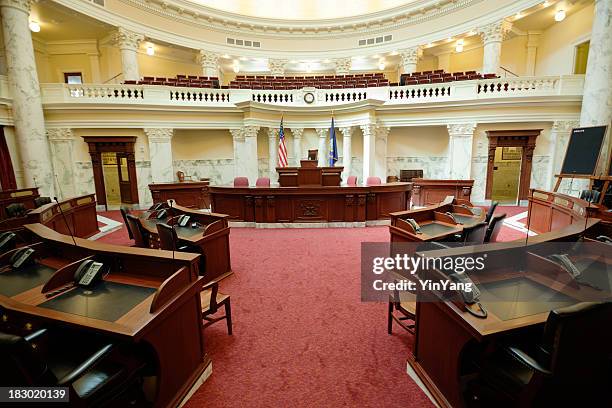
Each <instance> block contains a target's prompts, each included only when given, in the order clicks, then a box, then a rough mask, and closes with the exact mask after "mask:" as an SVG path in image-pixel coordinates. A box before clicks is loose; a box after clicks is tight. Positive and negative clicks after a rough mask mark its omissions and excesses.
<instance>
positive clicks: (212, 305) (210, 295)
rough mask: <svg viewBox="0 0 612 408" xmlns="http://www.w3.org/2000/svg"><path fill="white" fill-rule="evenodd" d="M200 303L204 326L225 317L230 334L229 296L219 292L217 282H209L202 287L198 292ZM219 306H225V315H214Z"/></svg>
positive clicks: (230, 308)
mask: <svg viewBox="0 0 612 408" xmlns="http://www.w3.org/2000/svg"><path fill="white" fill-rule="evenodd" d="M200 303H201V304H202V319H204V320H205V323H204V328H206V327H208V326H210V325H211V324H213V323H216V322H218V321H220V320H223V319H225V320H226V323H227V334H229V335H230V336H231V335H232V306H231V302H230V296H229V295H225V294H223V293H221V292H219V283H217V282H209V283H207V284H206V285H204V286H203V287H202V291H201V292H200ZM220 306H224V307H225V315H223V316H218V317H214V316H212V315H214V314H215V313H217V311H218V310H219V307H220Z"/></svg>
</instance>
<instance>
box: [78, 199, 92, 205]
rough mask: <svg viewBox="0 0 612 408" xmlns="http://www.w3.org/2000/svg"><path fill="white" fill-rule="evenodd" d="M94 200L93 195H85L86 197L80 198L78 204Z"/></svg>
mask: <svg viewBox="0 0 612 408" xmlns="http://www.w3.org/2000/svg"><path fill="white" fill-rule="evenodd" d="M92 201H93V200H92V197H85V198H79V199H78V200H77V202H76V203H77V205H83V204H89V203H91V202H92Z"/></svg>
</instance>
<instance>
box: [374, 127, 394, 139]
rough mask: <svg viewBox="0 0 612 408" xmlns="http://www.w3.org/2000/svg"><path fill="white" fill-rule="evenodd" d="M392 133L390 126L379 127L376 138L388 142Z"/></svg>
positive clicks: (376, 128)
mask: <svg viewBox="0 0 612 408" xmlns="http://www.w3.org/2000/svg"><path fill="white" fill-rule="evenodd" d="M390 131H391V128H390V127H389V126H382V125H377V126H376V127H375V132H376V138H377V139H381V140H387V137H389V132H390Z"/></svg>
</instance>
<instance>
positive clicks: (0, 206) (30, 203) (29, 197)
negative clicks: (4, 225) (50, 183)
mask: <svg viewBox="0 0 612 408" xmlns="http://www.w3.org/2000/svg"><path fill="white" fill-rule="evenodd" d="M38 197H40V194H38V187H34V188H22V189H19V190H2V191H0V220H3V219H5V218H6V212H5V209H6V207H7V206H8V205H10V204H13V203H21V204H23V205H24V206H25V208H27V209H33V208H36V204H35V203H34V200H35V199H36V198H38Z"/></svg>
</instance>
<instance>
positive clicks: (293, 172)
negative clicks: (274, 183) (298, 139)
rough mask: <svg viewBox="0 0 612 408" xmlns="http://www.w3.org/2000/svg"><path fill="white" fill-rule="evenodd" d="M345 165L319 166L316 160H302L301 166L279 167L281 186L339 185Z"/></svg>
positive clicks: (277, 169)
mask: <svg viewBox="0 0 612 408" xmlns="http://www.w3.org/2000/svg"><path fill="white" fill-rule="evenodd" d="M343 169H344V167H317V161H316V160H301V161H300V167H277V168H276V171H277V172H278V184H279V185H280V186H281V187H302V186H339V185H340V181H341V179H342V177H341V174H342V170H343Z"/></svg>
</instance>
